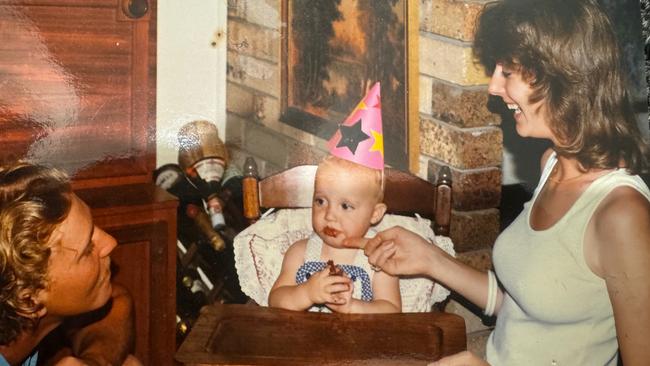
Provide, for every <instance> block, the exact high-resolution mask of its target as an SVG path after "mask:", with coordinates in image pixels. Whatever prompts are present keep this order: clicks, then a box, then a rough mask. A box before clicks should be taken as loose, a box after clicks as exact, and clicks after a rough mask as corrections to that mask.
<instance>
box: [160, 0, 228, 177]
mask: <svg viewBox="0 0 650 366" xmlns="http://www.w3.org/2000/svg"><path fill="white" fill-rule="evenodd" d="M226 19H227V0H184V1H179V0H159V1H158V40H157V43H158V57H157V62H158V64H157V83H158V85H157V91H156V95H157V96H156V115H157V117H156V120H157V122H156V160H157V163H156V166H160V165H163V164H166V163H177V162H178V156H177V154H178V146H177V137H176V133H177V132H178V129H179V128H180V127H181V126H182V125H184V124H185V123H187V122H190V121H193V120H197V119H204V120H208V121H211V122H213V123H215V124H216V126H217V128H218V129H219V135H220V137H221V138H222V139H224V140H225V135H224V133H225V123H226V112H225V111H226V39H227V37H226Z"/></svg>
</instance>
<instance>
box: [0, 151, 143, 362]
mask: <svg viewBox="0 0 650 366" xmlns="http://www.w3.org/2000/svg"><path fill="white" fill-rule="evenodd" d="M115 246H116V242H115V239H113V238H112V237H111V236H109V235H108V234H107V233H105V232H104V231H102V230H101V229H99V228H98V227H96V226H94V224H93V222H92V216H91V215H90V209H89V208H88V206H86V205H85V204H84V203H83V202H82V201H81V200H80V199H79V198H78V197H77V196H76V195H75V194H74V193H73V192H72V189H71V186H70V182H69V180H68V178H67V176H66V175H65V174H64V173H62V172H60V171H58V170H56V169H53V168H48V167H44V166H39V165H32V164H27V163H18V164H14V165H12V166H7V167H0V365H6V364H10V365H17V364H24V365H35V364H36V359H37V355H38V354H37V352H35V349H36V347H37V346H38V344H39V342H40V341H41V340H42V339H43V338H44V337H45V336H46V335H47V334H48V333H50V332H51V331H52V330H54V329H56V328H58V327H59V326H61V325H62V324H63V323H64V322H67V321H69V320H70V319H71V318H74V317H76V316H79V315H82V314H85V313H88V312H91V311H93V310H97V309H100V308H102V307H104V306H106V307H107V308H106V315H103V317H101V318H99V319H97V321H94V322H92V323H90V324H88V325H86V326H84V327H81V328H80V329H76V331H74V332H73V335H72V338H71V342H72V343H71V344H72V352H73V355H72V356H68V357H66V358H63V359H61V360H59V364H61V365H64V364H77V365H83V364H93V365H94V364H112V365H115V364H122V362H124V360H125V359H127V356H128V351H129V347H130V346H132V342H133V340H132V337H133V318H132V303H131V299H130V297H129V295H128V294H127V293H126V291H125V290H124V289H122V288H120V287H114V286H113V285H112V284H111V280H110V268H109V266H110V259H109V257H108V255H109V254H110V252H111V251H112V250H113V248H115ZM128 360H129V361H128V362H135V363H136V364H137V363H138V361H137V360H136V359H135V358H133V357H131V356H128Z"/></svg>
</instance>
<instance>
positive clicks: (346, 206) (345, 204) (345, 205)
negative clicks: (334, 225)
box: [341, 203, 354, 210]
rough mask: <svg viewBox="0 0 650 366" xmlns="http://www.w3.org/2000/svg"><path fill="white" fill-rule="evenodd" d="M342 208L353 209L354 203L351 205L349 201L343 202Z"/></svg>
mask: <svg viewBox="0 0 650 366" xmlns="http://www.w3.org/2000/svg"><path fill="white" fill-rule="evenodd" d="M341 208H343V209H344V210H351V209H353V208H354V207H352V205H350V204H348V203H342V204H341Z"/></svg>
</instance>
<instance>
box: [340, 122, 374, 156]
mask: <svg viewBox="0 0 650 366" xmlns="http://www.w3.org/2000/svg"><path fill="white" fill-rule="evenodd" d="M339 129H340V130H341V140H340V141H339V143H338V144H337V145H336V147H343V146H345V147H347V148H348V149H350V151H352V154H356V151H357V147H358V146H359V143H361V142H362V141H364V140H367V139H369V138H370V136H368V135H366V134H365V133H364V132H363V131H361V119H359V120H358V121H356V122H354V124H353V125H352V126H344V125H339Z"/></svg>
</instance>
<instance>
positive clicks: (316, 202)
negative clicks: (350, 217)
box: [314, 198, 325, 206]
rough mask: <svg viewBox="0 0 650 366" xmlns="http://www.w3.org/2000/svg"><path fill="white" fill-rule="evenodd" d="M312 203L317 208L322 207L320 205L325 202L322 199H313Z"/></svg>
mask: <svg viewBox="0 0 650 366" xmlns="http://www.w3.org/2000/svg"><path fill="white" fill-rule="evenodd" d="M314 203H315V204H316V205H317V206H322V205H324V204H325V200H324V199H322V198H315V199H314Z"/></svg>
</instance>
